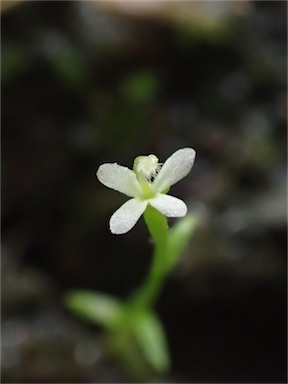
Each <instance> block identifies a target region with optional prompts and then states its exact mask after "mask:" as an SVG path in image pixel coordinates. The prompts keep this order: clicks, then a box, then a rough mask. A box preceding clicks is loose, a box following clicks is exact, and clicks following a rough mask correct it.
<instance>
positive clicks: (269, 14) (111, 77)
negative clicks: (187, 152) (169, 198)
mask: <svg viewBox="0 0 288 384" xmlns="http://www.w3.org/2000/svg"><path fill="white" fill-rule="evenodd" d="M1 6H2V13H1V22H2V382H9V383H12V382H23V383H24V382H30V383H32V382H35V383H36V382H37V383H39V382H50V383H52V382H94V383H96V382H135V381H134V380H133V379H132V378H129V377H128V376H127V374H126V373H125V371H123V370H122V369H121V367H120V366H119V365H118V364H117V362H116V361H113V360H111V359H109V358H107V357H106V356H105V354H104V352H103V350H102V344H101V335H102V330H101V329H100V328H99V329H98V328H94V327H90V326H88V325H87V324H85V323H84V322H81V321H80V320H78V319H76V317H74V316H73V315H71V314H70V313H68V312H67V311H65V309H64V308H63V304H62V301H61V300H62V295H63V293H64V292H66V291H67V290H68V289H70V288H89V289H95V290H98V291H103V292H106V293H110V294H113V295H115V296H117V297H119V298H125V297H127V295H129V294H130V293H131V292H132V291H133V289H135V288H136V287H137V286H138V285H139V284H140V283H141V281H142V280H143V278H144V276H145V274H146V273H147V270H148V268H149V264H150V257H151V244H150V243H149V241H148V236H147V231H146V228H145V226H144V224H143V222H142V220H141V221H140V222H139V223H138V224H137V226H136V227H135V228H134V229H133V230H132V231H131V232H130V233H128V234H127V235H125V236H113V235H111V234H110V232H109V231H108V220H109V217H110V216H111V214H112V213H113V212H114V211H115V210H116V209H117V208H118V207H119V206H120V205H121V204H122V202H124V201H125V196H123V195H121V194H119V193H116V192H114V191H112V190H108V189H107V188H105V187H103V186H102V185H101V184H100V183H99V182H98V181H97V180H96V178H95V171H96V169H97V168H98V166H99V165H100V164H102V163H104V162H114V161H116V162H118V163H120V164H123V165H126V166H128V167H131V166H132V164H133V160H134V158H135V157H136V156H137V155H139V154H149V153H154V154H156V155H157V156H158V157H159V158H160V160H161V161H164V160H165V159H166V158H167V157H168V156H170V155H171V154H172V153H173V152H174V151H175V150H177V149H179V148H181V147H185V146H191V147H193V148H195V150H196V151H197V158H196V162H195V166H194V168H193V169H192V172H191V173H190V175H189V176H188V177H187V178H186V179H184V180H183V181H181V183H179V184H177V185H175V186H174V187H173V188H172V191H171V193H172V194H173V195H176V196H178V197H180V198H182V199H183V200H185V201H186V202H187V204H188V206H189V211H191V212H198V214H199V215H200V217H201V222H200V224H199V226H198V228H197V230H196V232H195V234H194V236H193V239H192V241H191V244H190V246H189V249H188V250H187V252H186V253H185V254H184V255H183V258H182V259H181V262H180V263H179V265H178V266H177V268H176V269H175V271H174V273H173V274H172V275H171V276H170V278H169V279H168V280H167V282H166V284H165V287H164V288H163V292H162V295H161V297H160V298H159V301H158V303H157V311H158V313H159V315H160V317H161V319H162V321H163V324H164V327H165V330H166V333H167V338H168V343H169V348H170V352H171V355H172V360H173V367H172V371H171V372H170V373H169V374H167V375H166V376H165V377H160V378H159V377H157V376H156V375H155V376H153V377H151V381H153V382H157V381H158V382H161V381H162V382H163V381H165V382H211V383H216V382H225V383H228V382H229V383H238V382H245V383H246V382H262V383H264V382H265V383H276V382H281V383H284V382H286V251H287V245H286V242H287V237H286V214H287V212H286V182H287V179H286V146H287V141H286V124H287V121H286V117H287V110H286V106H287V92H286V85H287V82H286V56H287V50H286V44H287V41H286V36H287V19H286V15H287V2H286V1H255V2H250V1H239V2H238V1H224V2H221V1H212V2H209V1H207V2H206V1H201V2H198V1H191V2H188V1H183V2H176V1H172V2H166V1H165V2H157V1H155V2H152V3H149V2H148V3H147V2H146V3H143V2H138V3H133V2H119V1H112V2H105V1H103V2H93V1H67V2H60V1H59V2H54V1H53V2H49V1H47V2H45V1H39V2H38V1H36V2H26V1H23V2H17V1H16V2H12V1H8V2H5V1H4V2H2V5H1ZM171 224H173V221H172V220H171Z"/></svg>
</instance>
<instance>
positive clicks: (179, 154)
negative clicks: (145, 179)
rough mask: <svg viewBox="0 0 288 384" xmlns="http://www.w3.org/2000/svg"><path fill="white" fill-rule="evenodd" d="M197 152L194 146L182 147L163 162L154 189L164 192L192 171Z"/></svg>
mask: <svg viewBox="0 0 288 384" xmlns="http://www.w3.org/2000/svg"><path fill="white" fill-rule="evenodd" d="M195 155H196V152H195V151H194V149H192V148H182V149H179V150H178V151H176V152H174V153H173V155H171V156H170V157H169V158H168V159H167V160H166V161H165V163H164V164H163V167H162V168H161V169H160V171H159V173H158V175H157V176H156V178H155V181H154V182H153V184H152V185H153V189H155V191H158V192H163V191H164V190H165V189H167V188H169V187H171V185H173V184H175V183H177V181H179V180H181V179H183V177H185V176H186V175H188V173H189V172H190V171H191V168H192V166H193V163H194V159H195Z"/></svg>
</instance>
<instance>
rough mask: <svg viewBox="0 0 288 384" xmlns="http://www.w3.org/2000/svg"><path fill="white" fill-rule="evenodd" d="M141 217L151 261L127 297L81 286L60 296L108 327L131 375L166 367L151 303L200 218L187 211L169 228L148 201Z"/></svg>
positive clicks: (163, 342)
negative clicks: (151, 248)
mask: <svg viewBox="0 0 288 384" xmlns="http://www.w3.org/2000/svg"><path fill="white" fill-rule="evenodd" d="M144 219H145V222H146V224H147V227H148V230H149V232H150V234H151V236H152V238H153V240H154V244H155V251H154V256H153V262H152V266H151V269H150V272H149V274H148V276H147V278H146V280H145V281H144V283H143V284H142V285H141V286H140V287H139V288H138V289H137V290H136V291H135V292H134V294H133V295H132V296H131V297H130V299H129V300H127V301H125V302H120V301H119V300H117V299H116V298H114V297H111V296H109V295H105V294H101V293H98V292H91V291H84V290H80V291H77V290H76V291H71V292H69V293H67V294H66V296H65V298H64V300H65V305H66V306H67V308H69V309H70V310H71V311H73V312H74V313H75V314H76V315H78V316H80V317H82V318H84V319H86V320H88V321H90V322H92V323H94V324H97V325H101V326H103V327H104V328H106V330H107V331H108V333H109V334H110V336H111V337H110V338H109V339H110V343H112V344H113V345H114V347H113V348H112V349H114V350H115V351H117V356H118V357H119V358H121V359H122V361H123V364H124V365H125V366H126V367H128V368H129V369H130V371H131V372H133V374H134V375H136V376H137V375H140V376H142V377H144V372H145V365H147V364H148V366H150V367H151V368H152V369H153V370H154V371H155V372H158V373H159V374H161V373H165V372H167V371H168V370H169V368H170V359H169V353H168V347H167V341H166V337H165V332H164V330H163V327H162V325H161V322H160V321H159V319H158V317H157V316H156V314H155V313H154V312H153V311H152V309H151V307H152V305H153V303H154V302H155V300H156V299H157V297H158V295H159V292H160V291H161V288H162V286H163V281H164V279H165V278H166V276H167V274H168V273H169V271H170V270H171V268H173V267H174V265H175V264H176V262H177V260H178V259H179V257H180V256H181V253H182V252H183V251H184V249H185V248H186V247H187V245H188V242H189V240H190V238H191V235H192V234H193V232H194V229H195V227H196V225H197V222H198V218H197V216H196V215H188V216H187V217H185V218H183V219H181V220H179V221H178V223H177V224H176V225H175V226H174V228H172V229H170V230H169V228H168V225H167V220H166V218H165V216H163V215H162V214H161V213H160V212H159V211H157V210H156V209H155V208H153V207H151V206H150V205H148V207H147V209H146V211H145V213H144ZM141 356H142V357H141ZM143 358H144V359H143Z"/></svg>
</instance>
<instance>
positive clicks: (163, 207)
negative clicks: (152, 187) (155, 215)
mask: <svg viewBox="0 0 288 384" xmlns="http://www.w3.org/2000/svg"><path fill="white" fill-rule="evenodd" d="M149 203H150V204H151V205H152V207H154V208H156V209H157V210H158V211H160V212H161V213H163V215H165V216H167V217H182V216H185V215H186V213H187V206H186V204H185V203H184V201H182V200H180V199H177V197H174V196H170V195H164V194H160V195H159V196H157V197H155V198H154V199H151V200H150V201H149Z"/></svg>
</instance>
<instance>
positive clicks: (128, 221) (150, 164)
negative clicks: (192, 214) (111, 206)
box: [97, 148, 196, 235]
mask: <svg viewBox="0 0 288 384" xmlns="http://www.w3.org/2000/svg"><path fill="white" fill-rule="evenodd" d="M195 154H196V152H195V151H194V149H192V148H183V149H179V150H178V151H176V152H174V153H173V155H172V156H170V157H169V158H168V159H167V160H166V161H165V163H164V164H163V166H162V167H161V164H159V163H158V159H157V157H156V156H155V155H149V156H139V157H137V158H136V159H135V161H134V166H133V170H131V169H129V168H127V167H123V166H122V165H119V164H117V163H108V164H102V165H100V167H99V169H98V171H97V177H98V179H99V181H100V182H101V183H102V184H104V185H105V186H106V187H109V188H112V189H115V190H116V191H119V192H121V193H124V194H125V195H127V196H130V197H132V199H130V200H128V201H127V202H126V203H124V204H123V205H122V206H121V207H120V208H119V209H118V210H117V211H116V212H115V213H114V214H113V215H112V217H111V219H110V230H111V232H112V233H114V234H116V235H120V234H123V233H126V232H128V231H130V229H131V228H133V227H134V225H135V224H136V223H137V221H138V220H139V218H140V216H141V215H142V214H143V213H144V211H145V209H146V207H147V205H148V204H150V205H152V207H154V208H156V209H157V210H158V211H160V212H161V213H162V214H163V215H165V216H167V217H181V216H185V215H186V213H187V206H186V204H185V203H184V202H183V201H182V200H180V199H178V198H176V197H174V196H170V195H166V194H165V192H167V190H168V189H169V187H171V186H172V185H173V184H175V183H177V181H179V180H181V179H183V177H185V176H186V175H187V174H188V173H189V172H190V170H191V168H192V166H193V163H194V159H195Z"/></svg>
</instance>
